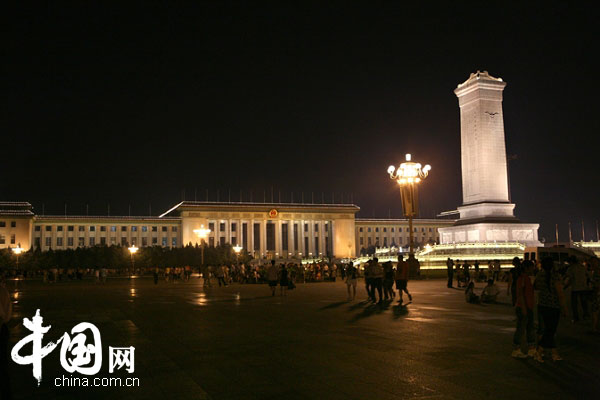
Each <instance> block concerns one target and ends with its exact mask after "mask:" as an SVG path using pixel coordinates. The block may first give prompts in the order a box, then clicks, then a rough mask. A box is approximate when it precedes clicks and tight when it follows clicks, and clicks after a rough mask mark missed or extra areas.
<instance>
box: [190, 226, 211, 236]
mask: <svg viewBox="0 0 600 400" xmlns="http://www.w3.org/2000/svg"><path fill="white" fill-rule="evenodd" d="M211 232H212V231H211V230H210V229H206V228H204V225H200V228H199V229H194V233H195V234H196V235H198V237H199V238H200V239H206V237H207V236H208V235H209V234H210V233H211Z"/></svg>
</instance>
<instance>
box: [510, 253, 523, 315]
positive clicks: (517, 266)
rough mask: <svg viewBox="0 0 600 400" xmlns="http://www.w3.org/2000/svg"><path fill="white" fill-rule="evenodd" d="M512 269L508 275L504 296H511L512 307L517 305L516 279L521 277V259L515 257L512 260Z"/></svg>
mask: <svg viewBox="0 0 600 400" xmlns="http://www.w3.org/2000/svg"><path fill="white" fill-rule="evenodd" d="M512 265H513V267H512V269H511V270H510V271H509V273H508V283H507V285H506V295H507V296H508V295H509V294H510V295H511V299H512V305H513V307H514V306H515V304H517V279H518V278H519V276H520V275H521V269H522V268H521V259H520V258H519V257H515V258H513V260H512Z"/></svg>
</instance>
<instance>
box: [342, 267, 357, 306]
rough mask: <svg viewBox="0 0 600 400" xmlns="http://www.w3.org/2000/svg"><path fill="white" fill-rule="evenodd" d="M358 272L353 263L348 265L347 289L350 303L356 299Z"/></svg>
mask: <svg viewBox="0 0 600 400" xmlns="http://www.w3.org/2000/svg"><path fill="white" fill-rule="evenodd" d="M357 273H358V271H357V269H356V267H355V266H354V264H352V261H350V262H349V263H348V267H347V268H346V272H345V274H346V287H347V288H348V301H352V300H354V298H355V297H356V275H357Z"/></svg>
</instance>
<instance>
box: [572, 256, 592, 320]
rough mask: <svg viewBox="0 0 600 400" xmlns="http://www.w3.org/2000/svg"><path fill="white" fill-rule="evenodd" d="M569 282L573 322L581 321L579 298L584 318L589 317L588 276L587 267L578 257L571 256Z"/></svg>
mask: <svg viewBox="0 0 600 400" xmlns="http://www.w3.org/2000/svg"><path fill="white" fill-rule="evenodd" d="M567 276H568V277H569V284H570V285H571V311H572V313H573V322H574V323H575V322H578V321H579V300H581V308H582V310H583V319H586V318H588V317H589V315H588V307H587V306H588V305H587V298H586V297H587V296H586V295H587V291H588V285H587V282H588V276H587V272H586V268H585V267H584V266H583V264H581V263H580V262H579V261H578V260H577V257H574V256H571V257H569V269H568V270H567Z"/></svg>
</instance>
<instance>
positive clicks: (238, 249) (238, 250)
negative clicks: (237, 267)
mask: <svg viewBox="0 0 600 400" xmlns="http://www.w3.org/2000/svg"><path fill="white" fill-rule="evenodd" d="M242 249H243V247H242V246H240V245H239V244H238V245H236V246H233V251H235V260H236V261H237V262H238V264H239V262H240V260H239V257H240V251H242Z"/></svg>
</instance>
